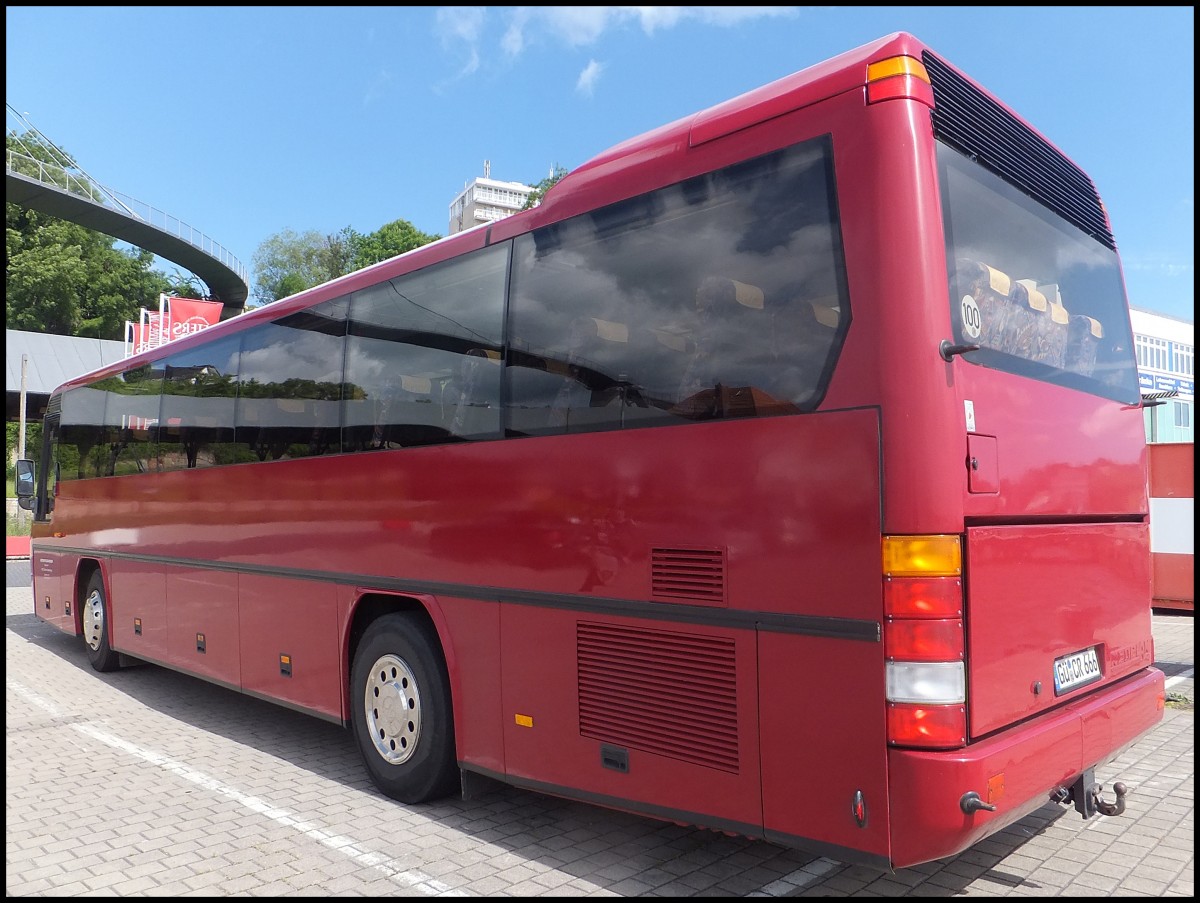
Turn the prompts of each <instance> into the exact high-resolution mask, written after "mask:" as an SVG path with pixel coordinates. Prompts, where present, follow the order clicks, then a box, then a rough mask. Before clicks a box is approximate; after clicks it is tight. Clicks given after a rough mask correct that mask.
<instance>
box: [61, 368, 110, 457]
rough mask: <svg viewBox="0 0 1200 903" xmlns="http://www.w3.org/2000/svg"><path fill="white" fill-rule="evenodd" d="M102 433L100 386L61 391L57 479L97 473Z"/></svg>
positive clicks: (103, 450)
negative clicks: (98, 387)
mask: <svg viewBox="0 0 1200 903" xmlns="http://www.w3.org/2000/svg"><path fill="white" fill-rule="evenodd" d="M107 456H108V455H107V445H106V442H105V434H104V390H103V389H96V388H92V387H91V386H80V387H79V388H75V389H68V390H67V391H65V392H63V395H62V419H61V421H60V431H59V442H58V474H59V478H60V479H61V480H64V481H66V480H84V479H88V478H89V477H98V476H100V475H101V473H102V471H103V470H104V464H103V462H104V461H105V460H106V459H107Z"/></svg>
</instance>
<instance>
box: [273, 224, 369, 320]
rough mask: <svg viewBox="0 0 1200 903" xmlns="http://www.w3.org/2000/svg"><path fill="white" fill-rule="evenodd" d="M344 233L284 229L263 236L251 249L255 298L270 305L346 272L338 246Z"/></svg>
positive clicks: (344, 255)
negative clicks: (330, 233) (255, 247)
mask: <svg viewBox="0 0 1200 903" xmlns="http://www.w3.org/2000/svg"><path fill="white" fill-rule="evenodd" d="M346 232H347V229H343V230H342V231H341V232H336V233H334V234H332V235H322V234H321V233H320V232H317V231H316V230H315V229H310V230H308V231H307V232H296V231H295V230H293V229H284V230H283V231H282V232H279V233H276V234H275V235H272V236H271V237H270V238H268V239H266V240H265V241H264V242H262V243H261V244H260V245H259V246H258V250H256V251H255V252H254V298H255V300H256V301H258V302H259V303H260V304H270V303H271V302H272V301H278V300H279V299H280V298H286V297H288V296H289V295H294V294H296V292H300V291H303V290H304V289H306V288H312V287H313V286H314V285H320V284H321V283H322V282H326V281H328V280H330V279H333V278H334V277H336V276H341V275H342V274H343V272H348V270H343V269H342V266H343V264H342V261H343V260H345V259H346V257H347V256H348V255H347V254H346V252H345V251H344V250H343V249H342V247H341V244H342V243H343V242H344V238H343V236H345V234H346ZM351 259H352V256H351Z"/></svg>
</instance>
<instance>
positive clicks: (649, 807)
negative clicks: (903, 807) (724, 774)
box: [458, 762, 892, 872]
mask: <svg viewBox="0 0 1200 903" xmlns="http://www.w3.org/2000/svg"><path fill="white" fill-rule="evenodd" d="M458 767H459V768H460V769H462V770H463V771H468V772H471V773H472V774H477V775H481V776H483V777H485V778H491V779H492V780H494V781H499V782H500V783H502V784H508V785H510V786H513V787H520V788H521V789H523V790H532V791H535V792H537V793H546V794H550V795H551V796H561V797H566V798H567V799H573V800H579V801H580V802H584V803H590V804H592V805H594V806H603V807H605V808H609V809H618V810H620V811H624V812H635V813H638V814H641V815H644V816H647V817H649V818H658V819H665V820H666V821H673V822H684V823H686V824H692V825H695V826H696V827H704V828H712V829H715V830H718V831H729V832H732V833H735V834H740V835H742V836H743V837H747V838H750V839H751V840H765V841H767V842H769V843H774V844H778V845H779V846H783V847H789V848H791V849H795V850H803V851H804V852H808V853H815V854H816V855H818V856H826V857H828V858H830V859H836V860H838V861H839V862H849V863H855V864H858V865H867V866H870V867H872V868H875V869H879V870H880V871H885V872H890V871H891V870H892V863H891V860H889V859H888V857H887V856H883V855H880V854H877V853H865V852H863V851H862V850H855V849H851V848H850V847H843V846H838V845H837V844H832V843H825V842H824V841H820V840H814V839H812V838H811V837H802V836H800V835H797V834H785V833H783V832H780V831H770V830H765V831H764V829H763V826H762V825H756V824H749V823H747V822H740V821H730V820H729V819H725V818H714V817H712V816H709V815H702V814H700V813H697V812H692V811H690V810H686V809H671V808H668V807H666V806H655V805H653V804H651V803H645V802H642V801H641V800H634V799H626V798H624V797H617V796H608V795H607V794H603V793H589V792H587V791H583V790H579V789H578V788H574V787H564V786H562V785H560V784H549V783H547V782H545V781H531V780H529V779H528V778H519V777H512V776H510V775H506V774H503V773H501V772H498V771H492V770H491V769H488V768H482V767H480V766H478V765H473V764H471V763H470V762H459V763H458Z"/></svg>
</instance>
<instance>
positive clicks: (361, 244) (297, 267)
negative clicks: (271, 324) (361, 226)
mask: <svg viewBox="0 0 1200 903" xmlns="http://www.w3.org/2000/svg"><path fill="white" fill-rule="evenodd" d="M440 237H441V236H438V235H428V234H426V233H424V232H421V231H420V230H418V229H417V228H416V227H415V226H413V224H412V223H410V222H408V221H407V220H402V219H401V220H394V221H393V222H390V223H387V224H386V225H384V226H381V227H380V228H379V229H378V230H377V231H375V232H371V233H368V234H365V235H364V234H362V233H360V232H356V231H354V229H353V228H351V227H350V226H345V227H343V228H342V229H340V230H339V231H337V232H333V233H330V234H329V235H321V233H320V232H317V231H316V230H312V229H310V230H308V231H307V232H296V231H294V230H292V229H285V230H284V231H282V232H279V233H277V234H275V235H272V236H271V237H270V238H268V239H267V240H266V241H264V242H263V243H262V244H260V245H259V246H258V250H257V251H255V252H254V273H255V276H254V298H255V300H256V301H258V302H259V303H260V304H270V303H271V302H273V301H278V300H279V299H280V298H287V297H289V296H291V295H294V294H296V293H297V292H301V291H304V290H305V289H308V288H312V287H313V286H314V285H320V284H321V283H322V282H328V281H329V280H330V279H336V278H337V277H338V276H344V275H346V274H347V273H352V272H354V271H355V270H358V269H362V268H363V267H366V266H370V265H371V264H373V263H378V262H379V261H381V260H387V259H388V258H391V257H395V256H396V255H397V254H402V253H404V252H405V251H411V250H412V249H413V248H419V247H420V246H421V245H424V244H428V243H429V242H431V241H434V240H436V239H438V238H440Z"/></svg>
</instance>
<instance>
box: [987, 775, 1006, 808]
mask: <svg viewBox="0 0 1200 903" xmlns="http://www.w3.org/2000/svg"><path fill="white" fill-rule="evenodd" d="M1002 796H1004V772H1003V771H1002V772H1000V773H999V774H994V775H992V776H991V777H990V778H988V782H987V801H988V802H989V803H996V802H999V800H1000V797H1002Z"/></svg>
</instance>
